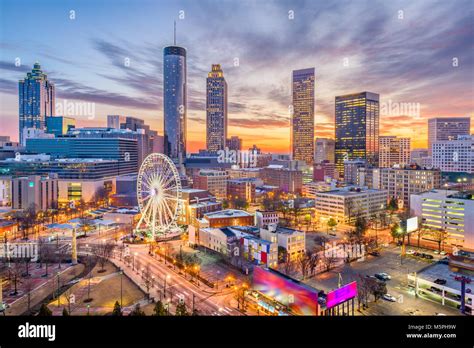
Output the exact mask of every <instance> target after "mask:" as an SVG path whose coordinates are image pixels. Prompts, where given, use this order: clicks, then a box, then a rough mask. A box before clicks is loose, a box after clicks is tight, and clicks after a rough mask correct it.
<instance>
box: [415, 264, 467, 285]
mask: <svg viewBox="0 0 474 348" xmlns="http://www.w3.org/2000/svg"><path fill="white" fill-rule="evenodd" d="M417 276H418V277H420V278H421V279H424V280H427V281H430V282H434V281H435V280H436V279H445V280H446V284H444V286H445V287H448V288H451V289H454V290H458V291H459V292H460V291H461V282H459V281H457V280H456V279H454V277H455V276H470V278H471V279H474V277H473V276H472V274H468V273H467V272H463V271H460V272H454V271H452V270H451V268H450V267H449V265H447V264H444V263H440V262H436V263H434V264H432V265H431V266H429V267H426V268H425V269H423V270H422V271H421V272H419V273H418V274H417ZM467 289H471V292H472V291H473V290H474V283H473V282H471V283H470V284H467V283H466V290H467Z"/></svg>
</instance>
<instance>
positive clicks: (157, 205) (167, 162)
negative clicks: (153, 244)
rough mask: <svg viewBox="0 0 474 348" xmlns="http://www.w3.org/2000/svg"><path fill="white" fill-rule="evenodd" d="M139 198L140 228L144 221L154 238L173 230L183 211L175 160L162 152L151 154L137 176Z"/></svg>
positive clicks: (174, 230)
mask: <svg viewBox="0 0 474 348" xmlns="http://www.w3.org/2000/svg"><path fill="white" fill-rule="evenodd" d="M137 199H138V206H139V208H140V212H141V217H140V220H139V221H138V224H137V231H138V230H140V227H141V226H142V225H143V224H145V226H146V228H145V232H146V233H147V234H148V233H151V236H152V238H153V239H155V238H156V237H158V236H159V237H163V236H165V235H168V234H171V233H174V232H176V231H177V229H178V227H177V224H176V221H177V219H178V216H179V214H180V211H181V180H180V178H179V173H178V170H177V168H176V166H175V164H174V163H173V162H172V161H171V159H170V158H169V157H168V156H165V155H163V154H161V153H152V154H150V155H148V156H147V157H146V158H145V160H144V161H143V163H142V165H141V166H140V170H139V172H138V178H137Z"/></svg>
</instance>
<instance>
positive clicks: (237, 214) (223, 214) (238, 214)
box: [205, 209, 252, 219]
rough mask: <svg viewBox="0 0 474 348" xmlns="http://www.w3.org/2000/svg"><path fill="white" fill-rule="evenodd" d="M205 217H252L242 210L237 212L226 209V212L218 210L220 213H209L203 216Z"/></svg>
mask: <svg viewBox="0 0 474 348" xmlns="http://www.w3.org/2000/svg"><path fill="white" fill-rule="evenodd" d="M205 216H206V217H208V218H213V219H216V218H230V217H234V218H237V217H247V216H252V214H250V213H247V212H246V211H244V210H237V209H226V210H220V211H215V212H211V213H207V214H205Z"/></svg>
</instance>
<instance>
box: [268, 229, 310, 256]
mask: <svg viewBox="0 0 474 348" xmlns="http://www.w3.org/2000/svg"><path fill="white" fill-rule="evenodd" d="M260 238H262V239H265V240H269V241H271V242H274V243H277V244H278V246H279V247H282V248H284V249H285V250H286V252H287V255H288V256H289V257H290V260H296V259H297V258H298V256H299V255H301V254H304V253H305V251H306V234H305V232H304V231H298V230H294V229H291V228H283V227H277V226H275V225H273V226H268V227H266V228H261V229H260Z"/></svg>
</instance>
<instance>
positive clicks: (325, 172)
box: [313, 160, 339, 181]
mask: <svg viewBox="0 0 474 348" xmlns="http://www.w3.org/2000/svg"><path fill="white" fill-rule="evenodd" d="M338 178H339V173H338V171H337V170H336V164H335V163H334V162H333V163H331V162H329V161H328V160H324V161H322V162H321V163H315V164H314V166H313V181H325V180H328V179H329V180H330V179H338Z"/></svg>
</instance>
